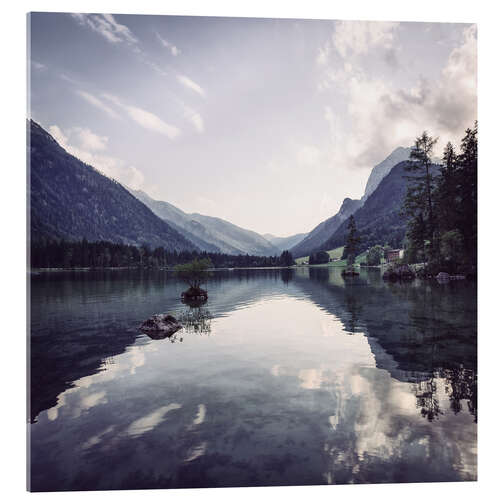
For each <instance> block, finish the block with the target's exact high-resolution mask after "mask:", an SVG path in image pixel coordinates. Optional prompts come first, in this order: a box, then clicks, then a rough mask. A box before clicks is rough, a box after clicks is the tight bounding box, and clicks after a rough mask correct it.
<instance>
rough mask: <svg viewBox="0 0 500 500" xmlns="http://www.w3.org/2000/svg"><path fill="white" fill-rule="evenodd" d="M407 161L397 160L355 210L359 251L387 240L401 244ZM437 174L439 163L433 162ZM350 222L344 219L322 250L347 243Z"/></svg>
mask: <svg viewBox="0 0 500 500" xmlns="http://www.w3.org/2000/svg"><path fill="white" fill-rule="evenodd" d="M408 163H409V162H408V161H403V162H401V163H398V164H397V165H396V166H395V167H393V168H392V170H391V171H390V172H389V174H387V175H386V176H385V177H384V178H383V179H382V181H381V182H380V184H379V185H378V187H377V188H376V189H375V190H374V191H373V193H372V194H371V195H370V196H368V198H367V199H366V201H365V203H364V204H363V206H362V207H361V208H359V210H357V211H356V212H355V213H354V220H355V221H356V228H357V230H358V232H359V235H360V237H361V244H360V248H359V251H360V252H362V251H364V250H366V249H367V248H369V247H371V246H373V245H377V244H379V245H384V244H385V243H388V244H389V245H391V246H392V247H393V248H398V247H400V246H401V244H402V242H403V239H404V236H405V232H406V219H405V218H404V217H403V216H402V215H401V208H402V206H403V201H404V199H405V196H406V186H407V179H406V177H407V176H408V175H410V174H409V173H408V172H406V171H405V165H407V164H408ZM432 168H433V170H434V172H435V173H436V172H437V169H438V165H435V164H434V165H433V167H432ZM347 224H348V222H347V221H344V222H343V223H342V224H341V225H340V226H339V228H338V229H337V230H336V231H335V233H334V234H333V235H332V236H331V238H329V239H328V240H327V241H326V242H325V243H324V244H323V245H321V247H320V248H319V250H328V249H331V248H337V247H339V246H342V245H344V244H345V241H346V237H347Z"/></svg>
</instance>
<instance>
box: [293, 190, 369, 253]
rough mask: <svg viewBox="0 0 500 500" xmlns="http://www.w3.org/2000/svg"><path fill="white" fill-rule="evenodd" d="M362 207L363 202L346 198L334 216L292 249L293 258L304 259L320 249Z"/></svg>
mask: <svg viewBox="0 0 500 500" xmlns="http://www.w3.org/2000/svg"><path fill="white" fill-rule="evenodd" d="M361 205H362V202H361V200H352V199H351V198H345V199H344V201H343V202H342V206H341V207H340V210H339V211H338V212H337V213H336V214H335V215H334V216H332V217H330V218H329V219H326V220H324V221H323V222H321V223H320V224H318V225H317V226H316V227H315V228H314V229H313V230H312V231H311V232H310V233H309V234H308V235H307V236H306V237H305V238H304V239H303V240H302V241H300V242H299V243H298V244H296V245H295V246H293V247H292V248H291V252H292V254H293V256H294V257H295V258H297V257H304V256H306V255H309V254H310V253H311V252H312V251H314V250H316V249H317V248H319V247H320V246H321V245H323V243H324V242H325V241H326V240H327V239H328V238H329V237H330V236H331V235H332V234H333V233H334V232H335V231H336V230H337V228H338V227H339V226H340V225H341V224H342V222H343V221H345V220H346V219H347V218H348V217H349V216H350V215H351V214H353V213H354V212H355V211H356V210H357V209H358V208H359V207H360V206H361Z"/></svg>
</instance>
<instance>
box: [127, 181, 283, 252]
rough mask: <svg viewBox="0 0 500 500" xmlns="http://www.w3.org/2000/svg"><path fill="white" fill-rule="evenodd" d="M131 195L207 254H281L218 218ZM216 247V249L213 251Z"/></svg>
mask: <svg viewBox="0 0 500 500" xmlns="http://www.w3.org/2000/svg"><path fill="white" fill-rule="evenodd" d="M130 192H131V193H132V194H133V195H134V196H136V197H137V198H138V199H139V200H141V201H142V202H143V203H144V204H145V205H146V206H148V207H149V208H150V209H151V210H152V211H153V212H154V213H155V214H156V215H157V216H158V217H161V218H162V219H163V220H165V221H166V222H168V223H169V224H172V225H173V226H174V227H175V228H176V229H178V230H179V231H180V232H182V234H183V235H184V236H185V237H186V238H187V239H188V240H190V241H191V242H193V243H195V244H196V245H197V246H199V247H200V248H202V249H204V250H207V251H220V252H222V253H228V254H233V255H244V254H249V255H260V256H270V255H278V254H280V253H281V251H280V249H279V248H278V247H276V246H275V245H273V244H272V243H271V242H270V241H268V240H267V239H266V238H264V237H263V236H262V235H260V234H258V233H256V232H255V231H250V230H249V229H244V228H241V227H239V226H236V225H235V224H232V223H231V222H228V221H226V220H224V219H220V218H218V217H211V216H208V215H201V214H196V213H193V214H187V213H185V212H183V211H182V210H180V209H179V208H177V207H175V206H174V205H172V204H171V203H168V202H166V201H159V200H155V199H153V198H151V196H149V195H148V194H147V193H145V192H144V191H140V190H133V189H130ZM214 248H217V249H218V250H213V249H214Z"/></svg>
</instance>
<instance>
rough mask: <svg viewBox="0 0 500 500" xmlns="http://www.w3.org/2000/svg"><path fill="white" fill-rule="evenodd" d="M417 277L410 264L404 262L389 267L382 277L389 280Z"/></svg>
mask: <svg viewBox="0 0 500 500" xmlns="http://www.w3.org/2000/svg"><path fill="white" fill-rule="evenodd" d="M414 278H415V273H414V272H413V271H412V270H411V268H410V266H408V265H407V264H403V265H402V266H397V267H391V268H390V269H387V271H385V272H384V274H383V275H382V279H384V280H389V281H397V280H412V279H414Z"/></svg>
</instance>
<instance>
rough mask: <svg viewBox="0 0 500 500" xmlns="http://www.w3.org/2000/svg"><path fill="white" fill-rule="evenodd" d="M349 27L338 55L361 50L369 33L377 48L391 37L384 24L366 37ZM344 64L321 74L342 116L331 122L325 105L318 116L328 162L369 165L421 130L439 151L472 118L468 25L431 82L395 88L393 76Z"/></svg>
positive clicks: (472, 50) (472, 36)
mask: <svg viewBox="0 0 500 500" xmlns="http://www.w3.org/2000/svg"><path fill="white" fill-rule="evenodd" d="M355 24H356V23H355ZM392 29H394V27H393V28H392ZM351 31H354V32H356V30H355V29H353V30H351ZM351 31H348V33H349V36H347V35H345V32H344V38H343V42H342V43H343V45H342V44H340V45H339V46H341V47H342V49H341V51H343V53H350V52H356V51H357V52H358V53H359V52H360V51H361V52H362V51H364V50H365V49H366V47H367V46H368V42H367V39H368V38H370V37H371V38H370V39H371V40H377V41H378V42H377V43H378V44H379V46H387V45H388V44H390V43H392V41H393V40H392V31H391V30H390V29H389V28H388V27H386V28H385V29H383V30H380V31H376V30H371V29H369V30H368V31H367V32H368V33H369V35H366V36H365V35H363V36H362V35H359V36H357V35H353V33H352V32H351ZM356 33H357V32H356ZM337 35H338V33H337ZM348 40H349V42H348ZM339 43H340V42H339ZM348 64H349V66H348V67H345V66H344V71H340V72H337V73H335V75H334V76H332V74H331V73H330V74H328V73H327V71H328V70H329V69H330V68H329V67H328V65H327V66H326V67H325V68H324V73H323V76H322V78H323V79H325V80H326V81H328V82H330V84H332V85H333V84H334V85H335V86H336V88H337V90H338V91H339V92H340V93H341V94H342V95H343V96H344V97H345V106H346V109H347V117H348V119H347V120H343V121H342V123H341V124H340V123H336V122H335V115H334V113H333V111H332V109H331V107H330V106H326V107H325V113H324V118H325V120H326V122H327V124H328V127H329V129H330V132H331V134H332V148H331V151H330V155H331V158H332V164H333V163H335V164H337V163H339V162H341V163H342V164H345V165H346V166H348V167H360V168H369V167H372V166H373V165H374V164H376V163H378V162H379V161H381V160H383V159H384V157H385V156H387V155H388V154H389V153H390V152H391V151H392V150H393V149H395V148H396V147H397V146H409V145H411V144H413V142H414V139H415V137H417V136H418V135H419V134H421V133H422V131H423V130H427V131H428V132H429V133H431V134H432V135H433V136H438V137H440V141H439V143H438V145H437V148H436V150H435V154H437V155H440V154H441V150H442V148H443V147H444V145H445V143H446V142H447V141H448V140H450V141H452V142H453V143H455V144H458V143H459V141H460V138H461V137H462V136H463V133H464V131H465V128H466V127H469V126H472V125H473V123H474V120H475V119H476V116H477V90H476V31H475V27H474V26H471V27H468V28H466V29H465V30H464V33H463V40H462V43H461V44H460V46H458V47H457V48H455V49H454V50H453V51H452V52H451V53H450V55H449V57H448V60H447V62H446V64H445V65H444V67H443V70H442V72H441V75H440V77H439V78H438V79H436V80H435V81H433V82H432V84H431V83H429V82H427V81H426V80H424V79H420V80H418V81H415V83H414V85H413V86H412V87H411V88H404V87H403V88H401V87H397V86H395V84H394V80H390V79H383V78H382V77H377V78H374V77H371V76H369V75H368V74H366V73H365V72H364V71H363V69H362V67H361V66H360V65H359V64H355V63H354V64H353V63H352V62H349V63H348Z"/></svg>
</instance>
